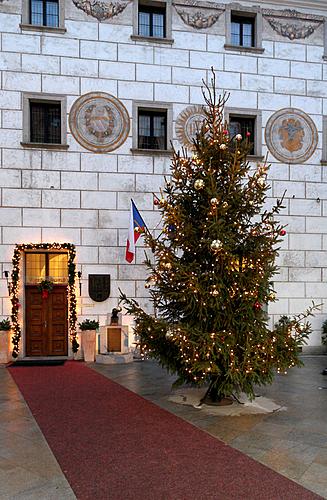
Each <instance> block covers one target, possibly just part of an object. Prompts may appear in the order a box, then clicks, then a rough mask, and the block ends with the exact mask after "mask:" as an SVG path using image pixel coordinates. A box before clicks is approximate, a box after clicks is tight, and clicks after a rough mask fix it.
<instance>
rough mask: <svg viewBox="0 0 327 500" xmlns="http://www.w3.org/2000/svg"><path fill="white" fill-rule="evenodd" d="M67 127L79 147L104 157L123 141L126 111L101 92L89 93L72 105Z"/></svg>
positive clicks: (125, 129) (126, 119)
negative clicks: (101, 154)
mask: <svg viewBox="0 0 327 500" xmlns="http://www.w3.org/2000/svg"><path fill="white" fill-rule="evenodd" d="M69 126H70V130H71V133H72V134H73V136H74V137H75V139H76V141H77V142H78V143H79V144H81V146H84V148H86V149H89V150H90V151H95V152H96V153H104V152H108V151H113V150H115V149H117V148H119V146H121V145H122V144H123V143H124V142H125V141H126V139H127V137H128V133H129V126H130V124H129V115H128V112H127V109H126V108H125V106H124V105H123V104H122V103H121V102H120V101H119V100H118V99H117V98H116V97H114V96H112V95H110V94H106V93H105V92H89V93H88V94H85V95H83V96H81V97H79V98H78V99H77V100H76V101H75V102H74V104H73V106H72V109H71V111H70V113H69Z"/></svg>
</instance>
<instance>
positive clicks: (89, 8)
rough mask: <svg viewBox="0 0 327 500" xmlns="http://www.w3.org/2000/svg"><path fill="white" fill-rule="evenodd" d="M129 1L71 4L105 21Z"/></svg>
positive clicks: (94, 0)
mask: <svg viewBox="0 0 327 500" xmlns="http://www.w3.org/2000/svg"><path fill="white" fill-rule="evenodd" d="M0 1H1V0H0ZM129 3H130V2H129V1H127V2H103V1H101V0H73V4H74V5H75V6H76V7H77V8H78V9H81V10H83V11H84V12H85V13H86V14H87V15H88V16H92V17H95V18H96V19H97V20H98V21H105V20H106V19H111V18H112V17H115V16H118V14H120V13H121V12H123V10H125V9H126V7H127V5H128V4H129Z"/></svg>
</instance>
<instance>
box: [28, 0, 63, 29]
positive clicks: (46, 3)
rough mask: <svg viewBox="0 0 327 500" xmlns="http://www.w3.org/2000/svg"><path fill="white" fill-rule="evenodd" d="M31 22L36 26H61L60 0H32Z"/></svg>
mask: <svg viewBox="0 0 327 500" xmlns="http://www.w3.org/2000/svg"><path fill="white" fill-rule="evenodd" d="M30 23H31V24H33V25H36V26H50V27H52V28H57V27H58V26H59V0H30Z"/></svg>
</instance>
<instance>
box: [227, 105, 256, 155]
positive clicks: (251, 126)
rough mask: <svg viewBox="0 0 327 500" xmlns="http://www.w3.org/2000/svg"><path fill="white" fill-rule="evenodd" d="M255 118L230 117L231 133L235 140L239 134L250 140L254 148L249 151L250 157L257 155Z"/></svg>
mask: <svg viewBox="0 0 327 500" xmlns="http://www.w3.org/2000/svg"><path fill="white" fill-rule="evenodd" d="M255 130H256V128H255V117H244V116H233V115H230V116H229V133H230V136H231V137H232V138H233V137H235V136H236V135H237V134H241V136H242V137H243V138H244V139H245V138H246V137H247V138H248V140H249V142H251V144H252V146H251V149H250V151H249V154H250V155H254V154H255V143H256V138H255Z"/></svg>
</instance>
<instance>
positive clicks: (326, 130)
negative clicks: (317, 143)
mask: <svg viewBox="0 0 327 500" xmlns="http://www.w3.org/2000/svg"><path fill="white" fill-rule="evenodd" d="M320 163H321V165H327V115H324V116H323V117H322V151H321V160H320Z"/></svg>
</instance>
